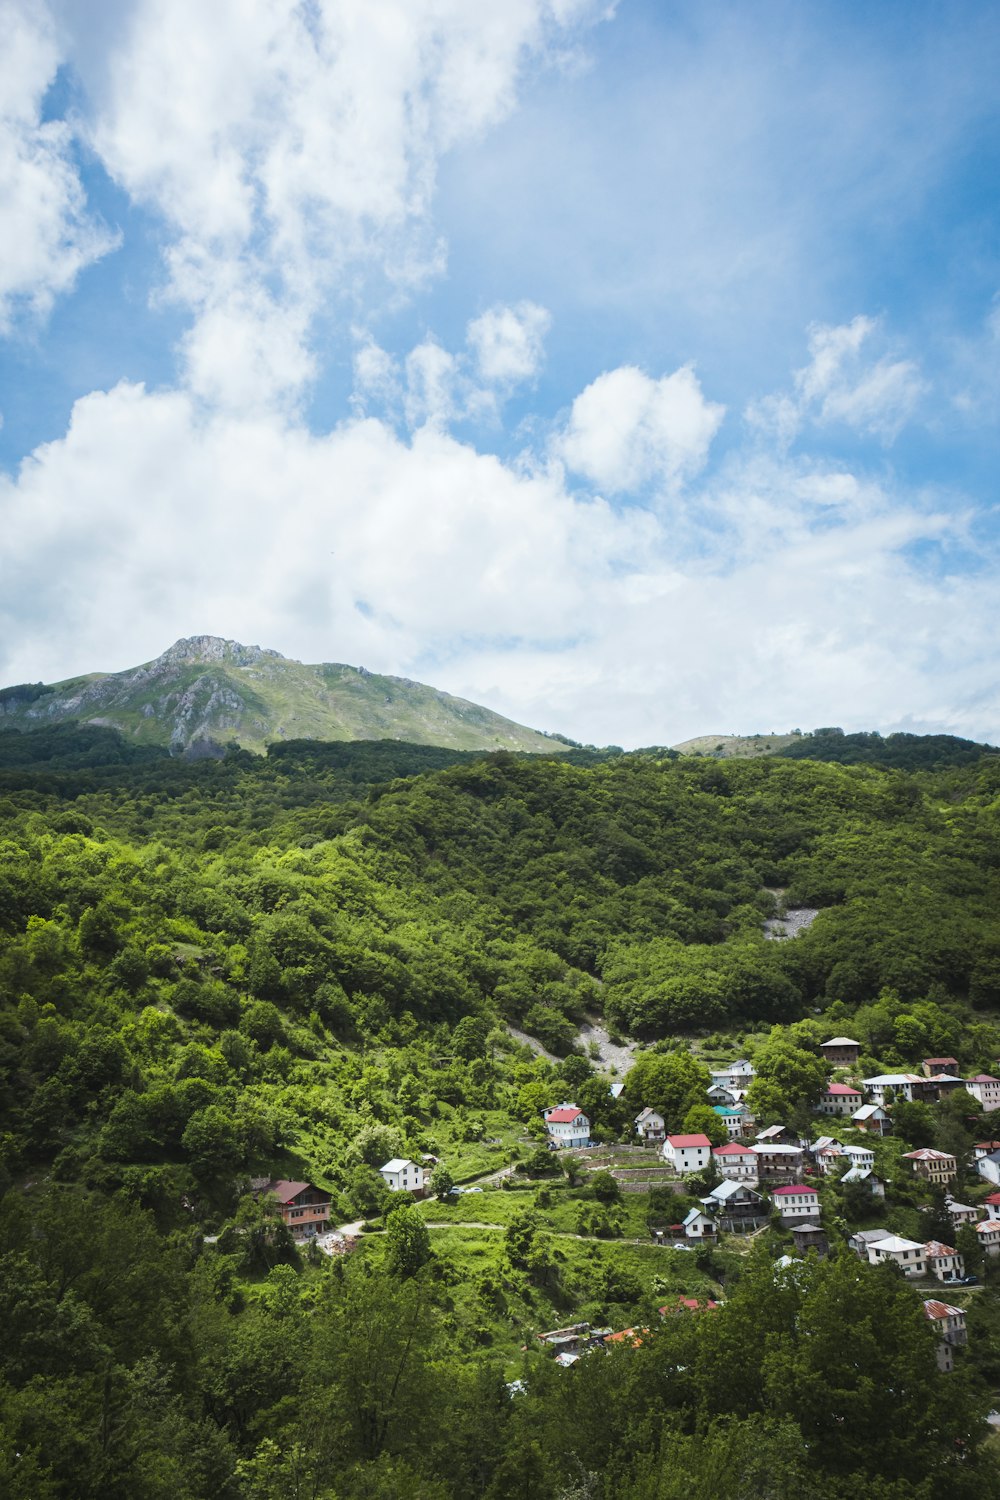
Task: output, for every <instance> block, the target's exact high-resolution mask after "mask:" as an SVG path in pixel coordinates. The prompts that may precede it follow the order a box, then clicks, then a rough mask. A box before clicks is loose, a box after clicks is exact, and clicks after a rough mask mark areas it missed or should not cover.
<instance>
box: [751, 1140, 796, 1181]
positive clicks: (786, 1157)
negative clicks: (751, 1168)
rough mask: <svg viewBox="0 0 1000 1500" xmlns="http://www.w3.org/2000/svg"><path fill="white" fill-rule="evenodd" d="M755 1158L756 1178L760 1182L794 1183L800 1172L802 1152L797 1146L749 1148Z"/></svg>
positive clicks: (758, 1145) (756, 1146)
mask: <svg viewBox="0 0 1000 1500" xmlns="http://www.w3.org/2000/svg"><path fill="white" fill-rule="evenodd" d="M750 1150H751V1151H752V1152H753V1154H754V1156H755V1157H756V1158H757V1178H758V1181H760V1182H794V1181H795V1179H796V1177H798V1176H799V1174H800V1173H801V1171H802V1150H801V1148H800V1147H799V1146H782V1145H761V1144H760V1143H759V1142H758V1143H757V1144H756V1145H754V1146H751V1147H750Z"/></svg>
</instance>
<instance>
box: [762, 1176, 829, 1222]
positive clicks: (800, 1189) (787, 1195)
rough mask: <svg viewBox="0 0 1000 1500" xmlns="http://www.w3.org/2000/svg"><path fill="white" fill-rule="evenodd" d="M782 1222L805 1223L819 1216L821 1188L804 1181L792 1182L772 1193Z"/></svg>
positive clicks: (813, 1220)
mask: <svg viewBox="0 0 1000 1500" xmlns="http://www.w3.org/2000/svg"><path fill="white" fill-rule="evenodd" d="M771 1199H772V1201H773V1203H774V1206H775V1208H776V1209H777V1210H778V1212H779V1213H780V1215H781V1222H782V1224H804V1223H805V1222H806V1221H807V1220H808V1221H810V1222H815V1220H817V1219H818V1218H819V1189H818V1188H814V1187H809V1186H808V1184H807V1183H804V1182H790V1183H787V1184H786V1185H785V1186H784V1187H776V1188H775V1189H774V1191H773V1192H772V1193H771Z"/></svg>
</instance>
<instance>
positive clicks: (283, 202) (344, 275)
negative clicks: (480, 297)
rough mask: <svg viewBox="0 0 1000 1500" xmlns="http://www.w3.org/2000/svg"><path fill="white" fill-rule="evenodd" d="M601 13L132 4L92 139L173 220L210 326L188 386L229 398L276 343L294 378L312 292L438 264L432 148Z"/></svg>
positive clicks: (331, 1) (544, 4)
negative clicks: (283, 321)
mask: <svg viewBox="0 0 1000 1500" xmlns="http://www.w3.org/2000/svg"><path fill="white" fill-rule="evenodd" d="M599 15H600V11H599V10H598V8H597V7H596V6H595V5H594V3H593V0H507V3H505V4H504V5H502V6H470V5H469V4H468V3H467V0H315V3H312V4H309V5H303V4H300V3H298V0H214V3H213V4H211V5H206V4H204V0H134V4H133V5H132V6H131V8H130V10H129V13H128V15H127V17H126V20H125V24H124V25H123V26H122V28H121V35H120V38H119V40H118V41H117V44H116V45H115V46H114V47H113V49H112V51H111V55H110V57H109V58H108V59H107V62H106V73H105V76H104V78H103V80H102V88H101V90H100V93H99V97H95V99H94V101H93V105H92V118H91V124H90V140H91V143H92V145H93V147H94V149H95V150H96V151H97V152H98V153H99V154H100V156H101V158H102V160H103V162H104V164H105V166H106V168H107V170H108V171H109V172H110V173H111V175H112V176H113V177H114V179H115V180H116V181H117V182H118V183H119V184H120V185H121V186H122V187H123V188H124V189H125V190H126V191H127V192H128V193H129V194H130V195H131V197H132V198H133V199H135V200H136V201H138V202H141V203H144V204H146V205H148V206H150V207H151V208H152V209H153V210H155V211H156V212H157V213H158V214H159V215H160V216H161V217H162V219H163V220H164V221H165V222H166V225H167V226H168V229H169V232H170V234H171V236H172V239H173V244H172V248H171V250H170V252H169V254H168V256H167V264H168V269H169V277H170V291H171V293H172V294H173V295H174V296H176V297H178V298H179V299H181V300H182V301H183V302H185V303H186V304H188V305H189V306H190V307H191V309H192V310H193V313H194V315H195V318H196V319H197V320H199V321H200V322H204V323H205V324H206V325H207V326H206V327H205V328H204V329H203V328H201V327H200V326H196V327H195V329H194V331H193V332H192V335H191V338H190V339H189V341H188V343H187V345H186V346H185V350H184V354H185V360H186V365H185V368H186V369H187V371H188V373H189V374H190V376H191V378H192V380H193V382H194V383H195V385H196V388H198V389H199V390H200V391H201V392H202V393H203V394H210V393H211V392H213V391H215V392H218V393H219V395H220V399H222V400H223V401H229V400H230V399H231V398H233V397H234V396H237V395H238V394H239V391H240V390H241V389H242V387H243V386H244V384H245V383H246V382H245V380H244V376H243V373H242V369H241V368H240V367H241V362H242V359H243V356H244V354H245V353H246V352H247V351H248V350H249V353H250V360H251V364H253V365H258V364H260V363H261V362H262V360H263V356H265V355H266V354H267V353H268V352H269V351H271V350H275V351H276V354H277V363H278V366H279V368H280V372H281V374H280V378H279V384H280V386H281V388H282V389H283V390H285V391H286V393H287V392H288V391H290V390H291V389H293V388H294V387H295V385H297V384H298V385H301V384H302V383H303V382H305V381H306V380H307V379H308V378H309V376H310V374H311V372H312V370H313V361H312V358H311V356H310V352H309V350H308V347H307V342H308V340H307V334H308V328H309V325H310V321H311V319H312V318H313V316H314V315H315V313H316V311H317V310H318V307H319V305H320V303H321V302H322V301H323V299H324V298H327V297H329V296H330V295H331V294H342V293H344V294H347V295H349V296H352V297H353V296H355V295H357V293H358V290H359V285H360V283H361V282H364V281H368V282H369V283H371V282H372V281H373V279H375V278H377V277H379V276H381V277H382V278H383V279H385V278H387V279H388V282H389V284H391V285H396V286H399V285H400V284H402V285H404V286H413V285H415V284H417V283H419V282H420V281H421V280H423V279H426V278H427V277H428V276H430V275H433V274H435V273H437V272H438V271H440V269H441V267H442V264H443V251H442V245H441V243H440V241H439V238H438V236H437V235H436V234H435V232H434V230H433V226H432V225H431V222H430V204H431V199H432V195H433V191H434V186H435V177H436V170H437V164H438V161H439V159H440V157H441V155H442V153H444V152H446V151H448V150H450V149H451V148H452V147H454V146H455V145H457V144H458V143H460V142H463V141H467V140H469V139H471V138H473V137H475V136H477V135H478V134H479V133H481V132H482V131H483V130H485V129H486V128H487V127H489V126H491V125H494V124H496V122H497V121H499V120H501V119H503V118H504V116H505V115H506V114H507V113H508V112H509V111H510V110H511V108H512V107H513V105H514V103H515V100H516V94H517V87H518V84H519V80H520V77H521V74H522V71H523V69H524V66H525V64H526V62H527V61H528V59H529V58H538V57H544V56H546V55H547V54H548V53H549V51H550V50H551V49H552V48H553V47H554V46H555V45H556V43H557V41H558V39H559V38H562V37H564V36H568V35H571V34H572V32H573V29H574V28H577V27H579V26H580V25H582V24H585V23H588V22H590V21H592V20H594V19H596V18H598V17H599ZM234 286H235V287H236V288H237V289H238V290H237V291H235V292H234V290H233V288H234ZM276 307H279V308H281V309H282V310H283V311H285V312H288V313H289V314H290V316H289V318H288V320H287V326H286V327H284V328H283V329H282V330H280V337H279V330H278V327H277V322H278V320H277V319H276V317H275V308H276ZM253 321H257V322H259V324H260V328H259V330H258V331H254V330H253V329H251V327H250V326H249V325H250V323H251V322H253ZM230 329H232V330H233V333H234V336H233V339H232V355H231V358H230V361H229V362H230V363H231V364H232V365H233V366H235V367H236V368H235V370H234V371H233V374H232V376H228V375H227V374H226V373H225V371H224V369H223V365H224V363H225V362H226V361H225V350H226V344H227V336H228V333H229V331H230ZM510 337H512V335H510V336H509V337H508V344H509V343H510ZM530 344H531V335H530V331H526V332H525V334H524V347H525V350H527V349H528V348H529V347H530ZM486 357H487V359H489V358H490V355H489V353H487V356H486ZM492 357H493V359H494V362H497V361H499V362H500V363H501V364H502V362H503V359H504V355H503V352H502V350H501V349H500V348H499V345H498V346H497V349H496V352H495V353H494V355H493V356H492ZM515 357H516V356H515V354H514V353H513V352H512V351H511V350H508V353H507V356H506V358H507V363H508V365H509V364H510V363H511V361H512V360H514V359H515ZM524 357H526V356H525V355H523V356H522V359H523V358H524ZM501 377H502V372H501Z"/></svg>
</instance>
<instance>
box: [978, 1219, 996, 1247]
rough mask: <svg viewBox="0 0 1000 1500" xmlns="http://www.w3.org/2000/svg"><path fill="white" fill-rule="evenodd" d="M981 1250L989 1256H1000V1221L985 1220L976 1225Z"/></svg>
mask: <svg viewBox="0 0 1000 1500" xmlns="http://www.w3.org/2000/svg"><path fill="white" fill-rule="evenodd" d="M976 1235H977V1237H978V1239H979V1248H980V1249H981V1250H983V1251H985V1253H986V1254H987V1255H1000V1220H998V1219H983V1221H982V1223H980V1224H977V1225H976Z"/></svg>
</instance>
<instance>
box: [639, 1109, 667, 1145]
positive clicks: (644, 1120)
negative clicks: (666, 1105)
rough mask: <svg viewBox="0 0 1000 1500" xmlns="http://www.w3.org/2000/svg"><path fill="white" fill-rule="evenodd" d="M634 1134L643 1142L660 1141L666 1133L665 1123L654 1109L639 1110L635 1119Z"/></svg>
mask: <svg viewBox="0 0 1000 1500" xmlns="http://www.w3.org/2000/svg"><path fill="white" fill-rule="evenodd" d="M635 1133H636V1135H637V1136H639V1138H640V1139H641V1140H644V1141H662V1140H663V1137H664V1136H665V1135H666V1133H667V1126H666V1121H665V1120H664V1118H663V1116H662V1115H661V1114H658V1113H657V1111H656V1110H655V1109H644V1110H640V1112H639V1114H637V1115H636V1117H635Z"/></svg>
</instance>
